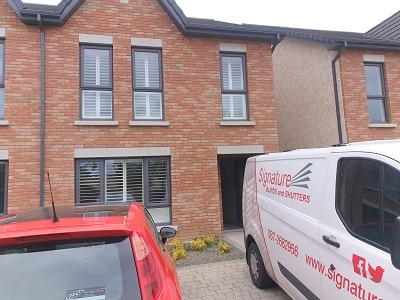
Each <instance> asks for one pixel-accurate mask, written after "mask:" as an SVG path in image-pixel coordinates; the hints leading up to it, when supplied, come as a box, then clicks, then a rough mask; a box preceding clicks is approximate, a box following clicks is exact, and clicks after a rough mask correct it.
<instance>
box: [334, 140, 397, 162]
mask: <svg viewBox="0 0 400 300" xmlns="http://www.w3.org/2000/svg"><path fill="white" fill-rule="evenodd" d="M343 152H370V153H379V154H382V155H386V156H389V157H391V158H393V159H396V160H397V161H399V162H400V139H393V140H375V141H366V142H356V143H349V144H344V145H342V146H337V147H333V149H332V153H343Z"/></svg>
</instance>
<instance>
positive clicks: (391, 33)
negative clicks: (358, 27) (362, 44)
mask: <svg viewBox="0 0 400 300" xmlns="http://www.w3.org/2000/svg"><path fill="white" fill-rule="evenodd" d="M366 34H367V35H368V36H371V37H376V38H382V39H392V40H397V41H398V40H400V11H398V12H397V13H395V14H394V15H392V16H391V17H389V18H387V19H386V20H385V21H383V22H381V23H379V24H378V25H376V26H375V27H374V28H372V29H370V30H369V31H368V32H367V33H366Z"/></svg>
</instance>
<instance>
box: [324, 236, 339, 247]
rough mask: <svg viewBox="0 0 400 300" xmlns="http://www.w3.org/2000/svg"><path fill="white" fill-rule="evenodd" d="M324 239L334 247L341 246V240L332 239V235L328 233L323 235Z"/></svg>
mask: <svg viewBox="0 0 400 300" xmlns="http://www.w3.org/2000/svg"><path fill="white" fill-rule="evenodd" d="M322 239H323V240H324V242H325V243H328V244H329V245H332V246H333V247H336V248H340V244H339V242H336V241H334V240H332V239H331V237H329V236H327V235H323V236H322Z"/></svg>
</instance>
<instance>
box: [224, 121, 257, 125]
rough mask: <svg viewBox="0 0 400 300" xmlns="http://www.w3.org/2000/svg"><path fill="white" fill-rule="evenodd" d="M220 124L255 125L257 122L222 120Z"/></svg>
mask: <svg viewBox="0 0 400 300" xmlns="http://www.w3.org/2000/svg"><path fill="white" fill-rule="evenodd" d="M219 125H220V126H255V125H256V122H254V121H221V122H219Z"/></svg>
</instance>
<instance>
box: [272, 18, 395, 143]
mask: <svg viewBox="0 0 400 300" xmlns="http://www.w3.org/2000/svg"><path fill="white" fill-rule="evenodd" d="M399 28H400V12H399V13H397V14H395V15H393V16H392V17H390V18H389V19H387V20H386V21H384V22H382V23H381V24H379V25H377V26H376V27H375V28H373V29H371V30H370V31H368V32H367V33H365V34H363V33H352V32H336V31H323V30H309V29H298V28H280V30H284V31H285V33H284V34H282V35H281V37H282V39H281V41H280V43H279V44H278V45H276V46H275V48H274V52H273V66H274V80H275V99H276V105H277V116H278V136H279V148H280V150H290V149H295V148H311V147H323V146H329V145H332V144H338V143H345V142H356V141H365V140H375V139H391V138H399V137H400V127H398V124H400V84H399V82H400V64H399V60H400V39H399V36H400V29H399ZM264 30H265V28H264Z"/></svg>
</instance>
